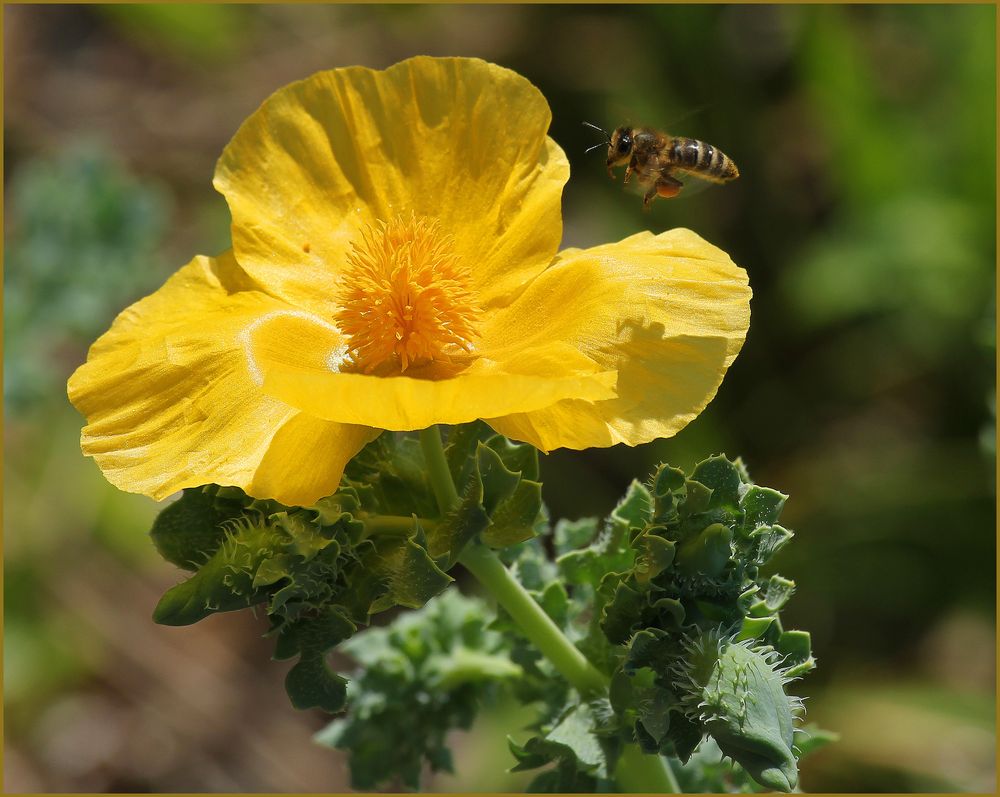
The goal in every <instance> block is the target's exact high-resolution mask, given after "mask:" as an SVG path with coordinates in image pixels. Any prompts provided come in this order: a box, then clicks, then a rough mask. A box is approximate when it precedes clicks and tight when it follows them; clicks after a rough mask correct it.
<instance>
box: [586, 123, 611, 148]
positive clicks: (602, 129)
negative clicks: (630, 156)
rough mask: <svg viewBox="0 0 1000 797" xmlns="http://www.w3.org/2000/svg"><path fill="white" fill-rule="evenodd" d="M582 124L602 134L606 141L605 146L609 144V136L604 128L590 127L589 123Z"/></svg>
mask: <svg viewBox="0 0 1000 797" xmlns="http://www.w3.org/2000/svg"><path fill="white" fill-rule="evenodd" d="M584 124H585V125H586V126H587V127H591V128H593V129H594V130H596V131H597V132H598V133H600V134H602V135H603V136H604V137H605V138H606V139H607V142H605V143H607V144H610V143H611V136H609V135H608V131H607V130H605V129H604V128H601V127H598V126H597V125H592V124H591V123H590V122H584ZM588 152H589V150H588Z"/></svg>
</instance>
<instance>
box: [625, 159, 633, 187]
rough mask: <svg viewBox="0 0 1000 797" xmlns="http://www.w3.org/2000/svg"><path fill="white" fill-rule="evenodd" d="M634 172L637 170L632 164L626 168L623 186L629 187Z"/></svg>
mask: <svg viewBox="0 0 1000 797" xmlns="http://www.w3.org/2000/svg"><path fill="white" fill-rule="evenodd" d="M634 171H635V169H634V168H633V167H632V164H631V163H630V164H629V165H628V166H626V167H625V182H624V183H623V185H628V181H629V179H631V177H632V172H634Z"/></svg>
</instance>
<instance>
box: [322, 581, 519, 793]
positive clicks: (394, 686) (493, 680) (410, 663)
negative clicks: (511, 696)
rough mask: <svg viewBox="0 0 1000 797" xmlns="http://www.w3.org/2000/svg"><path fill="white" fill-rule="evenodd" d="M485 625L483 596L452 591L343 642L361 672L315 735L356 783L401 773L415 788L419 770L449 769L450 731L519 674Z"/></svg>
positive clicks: (372, 784) (370, 784)
mask: <svg viewBox="0 0 1000 797" xmlns="http://www.w3.org/2000/svg"><path fill="white" fill-rule="evenodd" d="M488 622H489V612H488V610H487V608H486V606H485V605H484V604H483V602H482V601H480V600H478V599H474V598H467V597H465V596H463V595H461V594H460V593H459V592H458V591H457V590H455V589H450V590H448V591H446V592H445V593H443V594H441V595H439V596H437V597H435V598H432V599H431V600H430V601H428V602H427V604H425V605H424V607H423V608H422V609H419V610H417V611H411V612H406V613H404V614H401V615H399V616H398V617H397V618H396V619H395V620H394V621H393V622H392V623H391V624H390V625H388V626H385V627H383V628H369V629H367V630H365V631H362V632H361V633H358V634H356V635H355V636H354V637H353V638H352V639H350V640H349V641H348V642H347V643H345V645H344V646H343V648H342V649H343V650H344V652H346V653H348V654H350V655H351V656H352V657H353V658H354V659H355V660H356V661H357V662H358V664H359V665H360V668H361V669H360V670H359V672H358V674H357V677H356V680H354V681H353V682H352V683H351V685H350V689H349V691H348V714H347V716H346V717H345V718H343V719H338V720H335V721H334V722H333V723H331V724H330V725H329V726H327V728H325V729H324V730H323V731H321V732H320V733H319V734H317V736H316V740H317V741H318V742H319V743H321V744H325V745H328V746H331V747H337V748H339V749H341V750H345V751H346V752H347V753H348V754H349V764H350V770H351V785H352V786H353V787H354V788H357V789H374V788H378V787H380V786H383V785H393V784H395V783H396V781H397V779H398V781H401V782H402V783H403V784H404V785H406V786H407V787H408V788H412V789H416V788H419V786H420V776H421V772H422V771H423V770H424V768H425V767H429V768H430V769H431V771H442V770H444V771H450V770H451V765H452V762H451V756H450V753H449V743H448V741H449V740H448V735H449V733H450V732H451V731H452V730H454V729H456V728H467V727H469V725H471V723H472V721H473V719H474V717H475V714H476V711H477V709H478V707H479V706H480V704H481V703H483V702H487V703H488V702H490V701H492V700H493V698H494V695H495V694H496V692H497V690H498V689H500V688H501V687H502V686H504V685H505V684H507V683H509V682H511V681H517V680H518V679H519V678H520V677H521V669H520V668H519V667H518V666H517V665H516V664H514V663H513V662H511V661H510V659H509V658H508V656H507V651H506V650H505V645H504V640H503V638H502V637H501V636H500V634H498V633H495V632H493V631H490V630H488V629H487V627H486V626H487V623H488Z"/></svg>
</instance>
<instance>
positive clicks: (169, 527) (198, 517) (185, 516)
mask: <svg viewBox="0 0 1000 797" xmlns="http://www.w3.org/2000/svg"><path fill="white" fill-rule="evenodd" d="M238 514H239V510H238V509H235V508H233V507H229V506H221V507H220V506H219V505H217V503H216V501H215V498H214V496H212V495H211V494H209V493H207V492H205V491H204V490H203V489H201V488H200V487H193V488H188V489H186V490H184V492H183V493H182V494H181V497H180V498H179V499H177V500H176V501H174V502H173V503H172V504H169V505H167V506H166V507H165V508H164V509H163V510H162V511H161V512H160V514H159V515H158V516H157V518H156V520H155V521H154V523H153V528H152V529H151V530H150V532H149V534H150V536H151V537H152V538H153V544H154V545H155V546H156V550H157V551H159V553H160V556H162V557H163V558H164V559H166V560H167V561H168V562H170V563H171V564H175V565H177V566H178V567H182V568H184V569H185V570H197V569H198V568H199V567H200V566H201V565H202V564H203V563H204V562H205V561H206V560H207V559H208V558H209V557H210V556H211V555H212V554H214V553H215V552H216V551H217V550H218V549H219V546H220V545H221V544H222V541H223V540H224V539H225V537H226V532H225V529H224V528H223V526H222V524H223V523H224V522H225V521H226V520H231V519H232V518H234V517H236V516H237V515H238Z"/></svg>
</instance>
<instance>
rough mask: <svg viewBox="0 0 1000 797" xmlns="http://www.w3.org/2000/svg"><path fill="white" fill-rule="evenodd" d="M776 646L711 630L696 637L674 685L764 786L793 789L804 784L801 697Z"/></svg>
mask: <svg viewBox="0 0 1000 797" xmlns="http://www.w3.org/2000/svg"><path fill="white" fill-rule="evenodd" d="M779 661H780V656H779V654H778V653H777V652H775V651H774V650H773V649H772V648H770V647H766V646H754V641H753V640H747V641H745V642H735V641H733V640H732V639H731V638H728V637H723V636H720V634H719V633H718V632H715V631H713V632H708V633H705V634H701V635H700V636H698V637H696V638H694V639H690V640H688V642H687V646H686V655H684V656H683V657H682V658H681V659H680V660H679V661H678V662H677V663H676V664H675V666H674V668H673V673H672V674H673V675H674V685H675V687H676V688H677V690H678V693H679V694H680V695H681V702H682V704H683V706H684V709H685V713H686V714H687V716H688V718H689V719H691V720H693V721H694V722H697V723H699V724H700V725H701V726H702V728H703V729H704V731H705V732H706V733H708V734H710V735H711V736H712V738H714V739H715V741H716V743H717V744H718V745H719V748H720V749H721V750H722V752H723V753H724V754H725V755H728V756H730V757H731V758H732V759H733V760H734V761H736V762H737V763H739V764H740V765H741V766H743V767H744V769H746V770H747V771H748V772H749V773H750V775H752V776H753V778H754V779H755V780H756V781H757V782H758V783H760V784H762V785H764V786H767V787H769V788H772V789H777V790H779V791H785V792H787V791H791V790H792V789H794V788H795V786H796V784H797V783H798V769H797V766H796V761H795V756H794V754H793V752H792V738H793V734H794V721H795V716H796V714H797V713H798V712H799V711H800V710H801V699H800V698H797V697H790V696H789V695H787V694H785V690H784V686H785V684H786V683H787V682H788V681H789V680H790V679H789V678H788V677H787V673H786V672H784V671H783V670H782V669H781V668H780V666H779Z"/></svg>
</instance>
